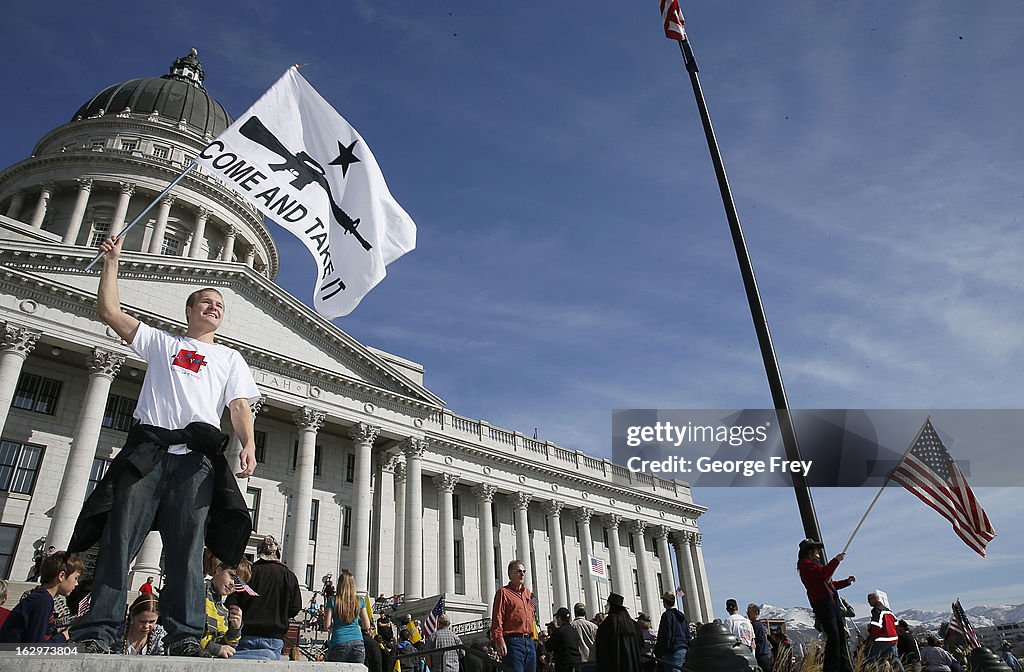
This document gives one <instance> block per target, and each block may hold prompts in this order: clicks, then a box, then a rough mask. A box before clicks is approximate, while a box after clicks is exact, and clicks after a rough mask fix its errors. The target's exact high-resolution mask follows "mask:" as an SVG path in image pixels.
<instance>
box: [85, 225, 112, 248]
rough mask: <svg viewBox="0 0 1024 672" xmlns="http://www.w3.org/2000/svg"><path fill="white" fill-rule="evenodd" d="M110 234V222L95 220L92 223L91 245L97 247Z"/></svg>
mask: <svg viewBox="0 0 1024 672" xmlns="http://www.w3.org/2000/svg"><path fill="white" fill-rule="evenodd" d="M109 235H110V222H100V221H96V220H93V223H92V236H90V237H89V246H90V247H97V246H98V245H99V244H100V243H102V242H103V241H104V240H106V239H107V236H109Z"/></svg>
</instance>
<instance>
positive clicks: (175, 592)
mask: <svg viewBox="0 0 1024 672" xmlns="http://www.w3.org/2000/svg"><path fill="white" fill-rule="evenodd" d="M212 500H213V467H212V465H211V464H210V460H209V459H207V458H206V457H205V456H204V455H202V454H201V453H195V452H189V453H187V454H185V455H169V454H165V455H164V456H163V458H162V459H161V460H160V461H159V462H158V463H157V464H156V465H155V466H154V467H153V469H152V471H150V472H149V473H148V474H146V475H145V476H143V477H142V478H138V477H137V476H136V475H135V474H134V473H133V472H132V471H131V469H130V468H128V469H125V470H124V472H123V473H122V474H121V476H120V477H119V478H118V481H117V483H116V484H115V486H114V504H113V509H112V510H111V511H110V514H109V515H108V516H107V522H106V525H105V526H104V528H103V536H102V537H101V540H100V554H99V558H98V560H97V562H96V573H95V576H94V583H93V589H92V597H91V598H90V599H91V604H92V606H91V607H90V609H89V613H88V614H86V615H85V616H84V617H82V619H81V620H79V621H78V622H77V623H76V624H75V625H74V627H73V628H72V633H71V636H72V639H74V640H77V641H81V640H86V639H94V640H97V641H99V642H101V643H102V644H104V645H106V646H107V647H110V646H111V645H112V644H113V642H114V631H115V630H116V629H117V626H119V625H120V624H121V623H122V622H123V621H124V605H125V603H126V602H127V597H128V565H129V564H130V563H131V562H132V560H134V559H135V556H136V555H138V553H139V549H140V548H142V542H143V541H145V539H146V535H147V534H149V531H150V529H151V528H152V527H153V523H154V521H155V522H156V529H157V530H159V531H160V538H161V539H162V540H163V544H164V548H165V549H167V555H166V560H165V564H166V566H165V571H166V583H165V585H164V589H163V591H162V592H161V595H160V616H161V621H162V623H163V626H164V629H165V630H166V631H167V634H166V636H165V637H164V647H165V648H166V647H168V646H171V645H173V644H177V643H178V642H180V641H182V640H185V639H194V640H196V641H198V640H199V638H200V637H202V635H203V629H204V627H205V626H206V587H205V585H204V583H203V545H204V542H205V538H206V522H207V516H208V515H209V512H210V502H211V501H212Z"/></svg>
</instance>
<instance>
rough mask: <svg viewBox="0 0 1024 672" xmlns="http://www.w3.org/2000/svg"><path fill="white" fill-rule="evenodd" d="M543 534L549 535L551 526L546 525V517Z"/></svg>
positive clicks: (545, 517)
mask: <svg viewBox="0 0 1024 672" xmlns="http://www.w3.org/2000/svg"><path fill="white" fill-rule="evenodd" d="M544 534H551V524H550V523H548V517H547V516H544Z"/></svg>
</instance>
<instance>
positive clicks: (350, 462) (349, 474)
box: [345, 453, 356, 483]
mask: <svg viewBox="0 0 1024 672" xmlns="http://www.w3.org/2000/svg"><path fill="white" fill-rule="evenodd" d="M345 482H346V483H355V482H356V455H355V453H345Z"/></svg>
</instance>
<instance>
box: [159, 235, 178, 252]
mask: <svg viewBox="0 0 1024 672" xmlns="http://www.w3.org/2000/svg"><path fill="white" fill-rule="evenodd" d="M160 254H162V255H164V256H165V257H180V256H181V240H180V239H178V238H175V237H174V236H165V237H164V243H163V245H161V246H160Z"/></svg>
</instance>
